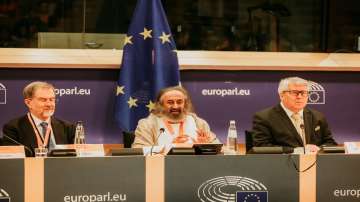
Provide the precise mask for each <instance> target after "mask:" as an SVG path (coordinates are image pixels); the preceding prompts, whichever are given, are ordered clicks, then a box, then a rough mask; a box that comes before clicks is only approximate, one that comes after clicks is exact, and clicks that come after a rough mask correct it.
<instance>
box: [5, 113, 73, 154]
mask: <svg viewBox="0 0 360 202" xmlns="http://www.w3.org/2000/svg"><path fill="white" fill-rule="evenodd" d="M51 127H52V129H53V134H54V136H55V141H56V144H73V143H74V137H75V125H73V124H71V123H69V122H66V121H62V120H59V119H56V118H54V117H52V118H51ZM3 133H4V137H3V145H18V144H17V143H15V142H14V141H13V140H11V139H10V138H12V139H14V140H16V141H17V142H19V143H20V144H23V145H24V146H25V147H27V148H25V151H26V156H34V148H36V147H37V142H36V135H35V132H34V130H33V127H32V126H31V123H30V122H29V120H28V118H27V116H26V115H25V116H22V117H20V118H17V119H14V120H11V121H9V122H8V123H6V124H5V125H4V127H3ZM5 135H6V136H8V137H10V138H7V137H6V136H5ZM29 150H31V151H29Z"/></svg>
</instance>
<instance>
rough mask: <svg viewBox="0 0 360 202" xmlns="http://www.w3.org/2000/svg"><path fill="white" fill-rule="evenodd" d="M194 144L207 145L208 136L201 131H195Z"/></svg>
mask: <svg viewBox="0 0 360 202" xmlns="http://www.w3.org/2000/svg"><path fill="white" fill-rule="evenodd" d="M196 132H197V138H196V143H208V142H209V141H210V134H208V133H206V132H205V131H203V130H197V131H196Z"/></svg>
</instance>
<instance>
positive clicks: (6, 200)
mask: <svg viewBox="0 0 360 202" xmlns="http://www.w3.org/2000/svg"><path fill="white" fill-rule="evenodd" d="M10 201H11V200H10V197H9V194H8V193H7V192H6V191H5V190H3V189H0V202H10Z"/></svg>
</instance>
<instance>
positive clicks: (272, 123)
mask: <svg viewBox="0 0 360 202" xmlns="http://www.w3.org/2000/svg"><path fill="white" fill-rule="evenodd" d="M303 116H304V126H305V136H306V143H307V144H314V145H317V146H321V145H336V144H337V143H336V142H335V140H334V139H333V137H332V135H331V131H330V129H329V126H328V123H327V121H326V119H325V117H324V115H323V114H322V113H320V112H318V111H316V110H313V109H309V108H304V115H303ZM252 137H253V146H285V147H302V146H303V143H302V141H301V137H300V135H299V134H298V132H297V131H296V128H295V126H294V124H293V123H292V122H291V120H290V118H289V117H288V116H287V114H286V112H285V111H284V109H283V108H282V107H281V105H280V104H278V105H277V106H274V107H272V108H268V109H265V110H263V111H260V112H257V113H256V114H255V116H254V119H253V129H252Z"/></svg>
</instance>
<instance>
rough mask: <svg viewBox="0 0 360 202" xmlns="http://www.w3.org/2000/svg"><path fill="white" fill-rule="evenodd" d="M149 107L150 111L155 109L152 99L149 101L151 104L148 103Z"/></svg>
mask: <svg viewBox="0 0 360 202" xmlns="http://www.w3.org/2000/svg"><path fill="white" fill-rule="evenodd" d="M146 107H147V108H149V112H151V111H152V110H154V109H155V103H153V102H152V101H151V100H150V101H149V104H147V105H146Z"/></svg>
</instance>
